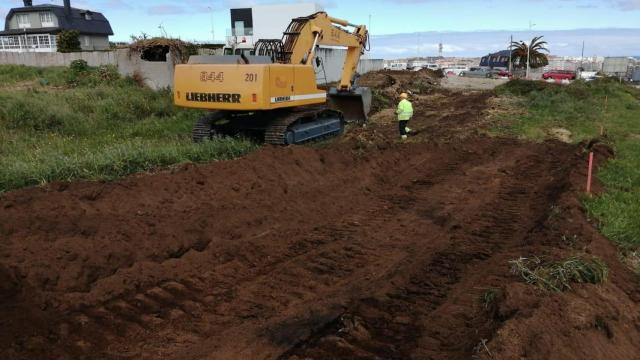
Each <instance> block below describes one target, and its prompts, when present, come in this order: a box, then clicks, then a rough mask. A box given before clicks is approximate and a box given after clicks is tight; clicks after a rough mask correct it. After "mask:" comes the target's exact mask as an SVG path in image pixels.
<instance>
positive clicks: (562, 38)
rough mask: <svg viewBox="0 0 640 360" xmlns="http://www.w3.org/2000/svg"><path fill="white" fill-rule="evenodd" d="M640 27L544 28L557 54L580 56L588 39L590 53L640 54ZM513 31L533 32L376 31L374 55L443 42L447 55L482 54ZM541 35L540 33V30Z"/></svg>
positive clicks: (429, 52) (519, 36)
mask: <svg viewBox="0 0 640 360" xmlns="http://www.w3.org/2000/svg"><path fill="white" fill-rule="evenodd" d="M639 32H640V29H579V30H556V31H540V32H539V35H544V40H546V41H547V42H548V43H549V45H548V48H549V50H550V51H551V53H552V54H553V55H561V56H579V55H580V53H581V50H582V41H583V40H584V41H585V55H587V56H593V55H598V56H638V55H640V37H639V36H637V34H638V33H639ZM511 35H513V39H514V40H515V41H520V40H527V39H530V38H531V34H530V33H529V32H526V31H523V32H517V31H516V32H510V31H478V32H422V33H419V34H395V35H377V36H376V35H373V36H372V38H371V56H372V57H375V58H385V59H393V58H406V57H414V56H416V55H419V56H437V55H438V45H439V43H440V42H442V44H443V55H445V56H465V57H466V56H473V57H479V56H483V55H486V54H488V53H491V52H495V51H499V50H504V49H506V48H507V47H508V46H509V39H510V37H511ZM536 35H537V34H536Z"/></svg>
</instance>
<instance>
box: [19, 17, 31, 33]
mask: <svg viewBox="0 0 640 360" xmlns="http://www.w3.org/2000/svg"><path fill="white" fill-rule="evenodd" d="M16 20H17V21H18V28H20V29H25V28H30V27H31V22H30V21H29V14H17V15H16Z"/></svg>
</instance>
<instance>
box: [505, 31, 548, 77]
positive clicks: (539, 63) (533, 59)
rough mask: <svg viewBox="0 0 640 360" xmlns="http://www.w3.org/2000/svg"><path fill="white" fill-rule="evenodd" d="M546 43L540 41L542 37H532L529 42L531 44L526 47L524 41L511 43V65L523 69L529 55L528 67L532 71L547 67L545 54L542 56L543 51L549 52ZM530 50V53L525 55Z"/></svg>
mask: <svg viewBox="0 0 640 360" xmlns="http://www.w3.org/2000/svg"><path fill="white" fill-rule="evenodd" d="M546 45H547V42H546V41H542V36H538V37H534V38H533V39H532V40H531V44H529V45H527V44H525V42H524V41H520V42H517V41H512V42H511V48H512V49H513V50H512V51H511V58H512V62H513V65H514V66H515V67H516V68H525V67H527V55H529V57H530V60H529V67H531V68H532V69H537V68H540V67H543V66H547V65H549V59H548V58H547V55H546V54H543V53H542V52H543V51H546V52H549V50H548V49H547V48H546ZM529 49H531V53H530V54H527V52H528V51H529Z"/></svg>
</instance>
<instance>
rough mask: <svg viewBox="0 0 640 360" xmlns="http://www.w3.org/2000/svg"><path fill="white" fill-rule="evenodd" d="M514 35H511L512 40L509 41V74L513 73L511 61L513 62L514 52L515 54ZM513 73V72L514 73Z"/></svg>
mask: <svg viewBox="0 0 640 360" xmlns="http://www.w3.org/2000/svg"><path fill="white" fill-rule="evenodd" d="M512 46H513V35H511V41H509V74H512V73H511V63H512V62H513V59H512V54H513V48H512ZM512 75H513V74H512Z"/></svg>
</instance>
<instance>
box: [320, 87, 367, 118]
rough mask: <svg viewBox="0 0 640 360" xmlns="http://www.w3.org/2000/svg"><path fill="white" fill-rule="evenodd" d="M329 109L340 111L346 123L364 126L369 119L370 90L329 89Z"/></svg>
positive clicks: (360, 88) (365, 88) (364, 88)
mask: <svg viewBox="0 0 640 360" xmlns="http://www.w3.org/2000/svg"><path fill="white" fill-rule="evenodd" d="M328 101H329V107H330V108H332V109H334V110H338V111H341V112H342V114H343V115H344V120H345V121H346V122H348V123H357V124H364V123H366V122H367V120H368V119H369V111H370V110H371V89H369V88H367V87H359V88H355V89H353V90H351V91H338V90H337V89H336V88H331V89H329V98H328Z"/></svg>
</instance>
